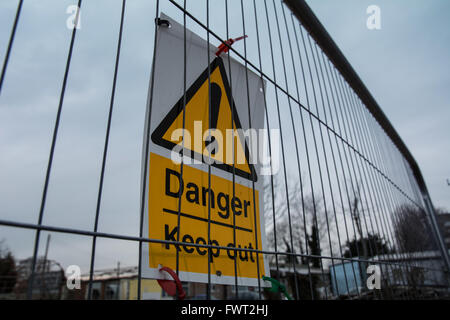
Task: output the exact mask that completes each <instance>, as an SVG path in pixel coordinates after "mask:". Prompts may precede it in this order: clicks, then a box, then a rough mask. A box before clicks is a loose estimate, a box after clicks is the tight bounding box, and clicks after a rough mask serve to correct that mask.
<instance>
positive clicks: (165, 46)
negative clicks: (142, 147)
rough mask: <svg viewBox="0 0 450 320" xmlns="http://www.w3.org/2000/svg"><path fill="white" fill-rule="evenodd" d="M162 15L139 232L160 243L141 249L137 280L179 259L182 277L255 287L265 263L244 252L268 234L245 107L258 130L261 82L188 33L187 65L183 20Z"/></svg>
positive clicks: (160, 275) (258, 246)
mask: <svg viewBox="0 0 450 320" xmlns="http://www.w3.org/2000/svg"><path fill="white" fill-rule="evenodd" d="M161 18H162V19H164V20H168V21H169V23H170V28H167V27H164V26H161V27H159V29H158V35H157V47H156V55H155V64H154V70H153V72H154V85H153V100H152V108H151V115H150V119H151V121H150V128H149V129H150V130H149V132H150V137H146V139H149V141H148V142H149V154H148V155H147V159H148V163H144V164H143V165H144V166H147V170H144V169H145V168H143V172H147V175H146V176H145V177H143V179H145V182H146V183H145V185H146V190H145V195H144V196H145V199H146V201H145V208H144V210H145V211H144V212H145V216H144V227H143V228H144V229H143V234H144V237H147V238H150V239H156V240H163V242H160V243H157V242H149V243H145V244H144V245H143V250H142V252H141V255H142V266H141V267H142V276H143V277H145V278H156V279H162V278H164V273H161V272H159V268H160V267H161V266H165V267H169V268H171V269H173V270H175V269H176V266H177V256H178V270H179V277H180V279H181V280H182V281H196V282H208V271H209V272H210V280H211V282H212V283H217V284H235V277H236V278H237V280H238V284H239V285H247V286H256V285H258V275H259V277H260V278H261V277H262V276H263V275H269V268H268V263H267V259H265V257H264V255H263V254H258V255H257V254H256V253H255V252H254V251H252V250H255V249H256V250H263V249H264V248H265V241H266V239H265V233H264V221H263V194H262V193H263V179H262V176H261V175H259V171H258V170H259V164H258V163H257V161H255V159H254V157H253V153H252V150H251V145H252V144H251V143H249V141H251V139H252V138H251V137H249V135H248V134H247V132H248V131H250V130H249V129H250V128H249V118H248V117H249V113H250V117H251V124H252V129H263V127H264V113H263V112H262V111H263V106H264V104H263V103H264V100H263V99H264V96H263V90H262V87H263V86H264V83H263V81H262V80H261V78H260V77H259V76H257V75H256V74H254V73H253V72H251V71H250V70H246V69H245V67H244V66H243V65H242V64H240V63H238V62H237V61H235V60H234V59H230V60H229V59H228V58H221V57H216V56H215V54H214V53H215V52H216V51H217V48H215V47H213V46H212V45H211V46H210V48H209V50H210V60H208V52H207V48H208V46H207V42H206V41H205V40H203V39H201V38H200V37H198V36H197V35H195V34H194V33H192V32H190V31H189V30H186V43H187V48H188V49H187V55H186V59H187V61H186V65H185V64H184V57H183V52H184V38H183V35H184V30H183V26H181V25H179V24H178V23H176V22H175V21H173V20H172V19H170V18H168V17H167V16H165V15H162V16H161ZM229 61H230V63H229ZM184 68H186V85H185V83H184V79H183V74H184V70H185V69H184ZM247 79H248V92H247V82H246V81H247ZM184 88H186V92H184ZM249 103H250V112H249ZM147 112H150V108H149V110H148V111H147ZM146 131H147V130H146ZM144 159H145V157H144ZM181 159H182V160H183V164H181ZM209 172H210V173H211V174H209ZM233 180H234V183H233ZM143 181H144V180H143ZM177 241H179V242H182V243H183V244H171V243H170V242H177ZM190 243H192V244H194V245H193V246H189V244H190ZM202 245H211V246H213V247H211V248H209V249H208V248H206V247H202ZM235 248H237V249H247V250H234V249H235ZM248 249H249V250H248ZM258 273H259V274H258ZM260 284H261V285H264V281H260Z"/></svg>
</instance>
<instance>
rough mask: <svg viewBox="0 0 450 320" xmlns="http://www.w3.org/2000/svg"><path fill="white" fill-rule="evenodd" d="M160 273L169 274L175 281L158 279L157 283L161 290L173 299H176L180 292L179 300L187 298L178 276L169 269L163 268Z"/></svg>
mask: <svg viewBox="0 0 450 320" xmlns="http://www.w3.org/2000/svg"><path fill="white" fill-rule="evenodd" d="M159 271H165V272H167V273H168V274H169V275H170V276H171V277H172V278H173V280H174V281H172V280H166V279H158V280H157V281H158V284H159V285H160V286H161V288H162V289H163V290H164V291H165V292H167V294H168V295H169V296H172V297H176V295H177V290H178V299H180V300H183V299H184V298H185V297H186V292H184V290H183V285H182V284H181V281H180V278H178V276H177V274H176V273H175V272H174V271H173V270H172V269H170V268H168V267H161V268H160V269H159Z"/></svg>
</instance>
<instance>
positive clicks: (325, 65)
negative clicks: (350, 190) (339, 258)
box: [322, 52, 359, 292]
mask: <svg viewBox="0 0 450 320" xmlns="http://www.w3.org/2000/svg"><path fill="white" fill-rule="evenodd" d="M324 59H325V57H324V53H323V52H322V60H323V63H324V69H325V71H326V75H327V80H328V85H329V88H330V93H331V97H332V101H333V105H336V100H335V98H334V93H333V89H332V83H331V81H330V76H329V71H328V68H327V64H326V63H325V61H324ZM325 93H326V97H327V104H328V109H329V113H330V117H331V125H332V129H333V131H334V132H333V134H334V138H335V143H336V147H337V151H338V154H339V157H340V159H341V166H342V158H341V154H340V150H339V145H338V138H337V136H336V133H335V132H336V128H335V125H334V120H333V113H332V111H331V106H330V101H329V98H328V93H327V91H325ZM325 114H326V113H325ZM327 133H328V139H329V141H330V147H331V155H332V159H333V164H334V168H335V173H336V179H337V185H338V191H339V198H340V201H341V206H342V215H343V217H344V226H345V231H346V235H347V243H348V244H350V237H349V232H348V226H347V219H346V215H345V211H346V210H345V205H344V200H343V197H342V191H341V185H340V182H339V173H338V168H337V165H336V158H335V154H334V148H333V144H332V141H331V137H330V130H327ZM342 174H343V177H344V181H345V171H344V169H343V166H342ZM350 218H351V217H350ZM357 250H359V249H357ZM348 252H349V254H350V258H353V254H352V252H351V250H349V251H348ZM341 255H342V254H341ZM344 270H345V269H344ZM352 271H353V277H354V280H355V283H356V274H355V268H354V264H353V263H352ZM344 275H345V274H344ZM346 286H347V292H349V291H350V290H349V288H348V280H347V279H346Z"/></svg>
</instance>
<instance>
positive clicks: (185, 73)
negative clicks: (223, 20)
mask: <svg viewBox="0 0 450 320" xmlns="http://www.w3.org/2000/svg"><path fill="white" fill-rule="evenodd" d="M186 2H187V1H186V0H184V1H183V9H184V10H183V117H182V128H183V131H182V139H183V140H182V143H181V150H182V156H181V163H180V186H179V188H178V209H177V242H180V234H181V199H182V194H183V188H182V187H181V186H182V183H183V182H182V181H183V169H184V142H185V141H184V140H185V139H184V131H185V128H186V75H187V72H186V68H187V49H186V46H187V45H186ZM174 247H175V255H176V256H175V272H176V274H177V275H179V273H180V250H178V246H177V245H174ZM178 296H179V292H178V289H177V290H176V295H175V298H176V299H177V300H178V298H179V297H178Z"/></svg>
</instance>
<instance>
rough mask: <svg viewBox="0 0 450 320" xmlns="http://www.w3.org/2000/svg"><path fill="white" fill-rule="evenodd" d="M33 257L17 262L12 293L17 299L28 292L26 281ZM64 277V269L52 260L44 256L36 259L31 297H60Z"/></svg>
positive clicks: (25, 295) (61, 295)
mask: <svg viewBox="0 0 450 320" xmlns="http://www.w3.org/2000/svg"><path fill="white" fill-rule="evenodd" d="M32 265H33V259H32V258H28V259H24V260H21V261H19V262H18V264H17V282H16V286H15V288H14V293H15V294H16V297H17V298H18V299H25V298H26V297H27V292H28V282H29V277H30V276H31V269H32ZM65 284H66V278H65V274H64V269H63V268H62V267H61V265H60V264H59V263H58V262H56V261H53V260H46V259H45V258H44V257H38V258H37V259H36V266H35V273H34V278H33V290H32V298H33V299H57V300H59V299H61V298H62V297H63V292H64V287H65Z"/></svg>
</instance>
